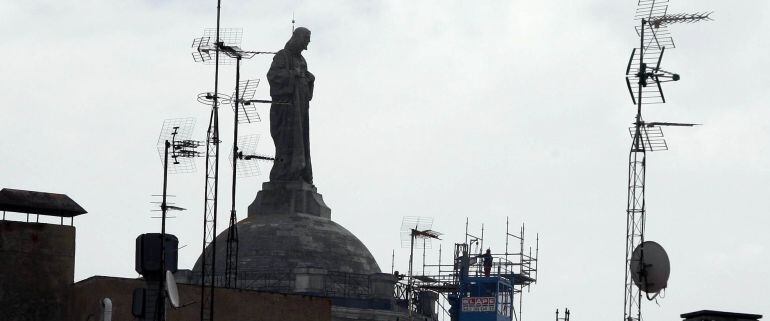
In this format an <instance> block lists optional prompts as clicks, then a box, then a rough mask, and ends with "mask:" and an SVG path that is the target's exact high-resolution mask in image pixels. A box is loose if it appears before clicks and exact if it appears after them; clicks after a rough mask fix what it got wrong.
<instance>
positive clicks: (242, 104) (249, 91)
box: [230, 79, 262, 146]
mask: <svg viewBox="0 0 770 321" xmlns="http://www.w3.org/2000/svg"><path fill="white" fill-rule="evenodd" d="M257 86H259V79H248V80H241V81H240V82H239V83H238V91H239V93H238V95H240V97H235V96H236V94H235V91H233V95H232V97H233V99H231V101H230V105H232V106H233V111H234V112H235V108H236V104H235V100H236V99H238V102H239V104H238V107H239V108H238V110H237V113H238V123H241V124H245V123H256V122H260V121H262V119H261V118H260V117H259V114H258V113H257V106H256V105H255V104H252V103H247V101H249V100H252V99H254V95H255V94H256V93H257ZM239 146H240V145H239Z"/></svg>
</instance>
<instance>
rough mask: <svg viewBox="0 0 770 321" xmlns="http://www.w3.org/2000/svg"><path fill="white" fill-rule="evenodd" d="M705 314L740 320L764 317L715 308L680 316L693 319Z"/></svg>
mask: <svg viewBox="0 0 770 321" xmlns="http://www.w3.org/2000/svg"><path fill="white" fill-rule="evenodd" d="M704 316H712V317H724V318H731V319H738V320H759V319H761V318H762V315H761V314H747V313H736V312H724V311H714V310H700V311H695V312H690V313H684V314H682V315H680V317H682V318H685V319H692V318H697V317H704Z"/></svg>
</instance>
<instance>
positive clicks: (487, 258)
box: [481, 249, 492, 277]
mask: <svg viewBox="0 0 770 321" xmlns="http://www.w3.org/2000/svg"><path fill="white" fill-rule="evenodd" d="M481 257H482V258H483V259H484V276H487V277H488V276H489V274H490V273H491V272H492V251H490V250H489V249H487V251H486V252H485V253H484V254H482V255H481Z"/></svg>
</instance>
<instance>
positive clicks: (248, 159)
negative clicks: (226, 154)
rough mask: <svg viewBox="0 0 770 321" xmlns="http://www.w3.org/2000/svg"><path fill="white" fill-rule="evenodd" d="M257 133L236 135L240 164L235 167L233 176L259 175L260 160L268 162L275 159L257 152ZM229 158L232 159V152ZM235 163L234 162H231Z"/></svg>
mask: <svg viewBox="0 0 770 321" xmlns="http://www.w3.org/2000/svg"><path fill="white" fill-rule="evenodd" d="M259 137H260V136H259V135H246V136H241V137H238V155H237V157H238V160H239V161H240V164H239V165H238V166H237V167H236V171H235V176H236V177H238V178H244V177H253V176H259V175H261V172H260V169H259V163H260V162H269V161H273V160H275V158H274V157H270V156H265V155H261V154H259V152H257V146H258V145H259ZM230 160H231V161H232V160H233V153H232V152H231V153H230ZM233 164H235V163H233Z"/></svg>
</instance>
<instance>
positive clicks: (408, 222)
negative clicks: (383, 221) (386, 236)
mask: <svg viewBox="0 0 770 321" xmlns="http://www.w3.org/2000/svg"><path fill="white" fill-rule="evenodd" d="M431 227H433V218H432V217H419V216H404V218H403V219H402V220H401V246H402V247H404V245H405V244H404V238H405V236H408V238H409V279H408V280H407V286H406V302H407V304H408V305H409V306H410V308H409V317H410V319H411V316H412V308H411V304H412V300H411V296H412V289H413V288H414V277H413V273H412V268H413V263H414V240H415V239H422V240H424V242H423V246H427V245H428V244H430V242H429V241H430V240H431V239H439V236H441V233H440V232H436V231H433V230H431Z"/></svg>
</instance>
